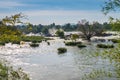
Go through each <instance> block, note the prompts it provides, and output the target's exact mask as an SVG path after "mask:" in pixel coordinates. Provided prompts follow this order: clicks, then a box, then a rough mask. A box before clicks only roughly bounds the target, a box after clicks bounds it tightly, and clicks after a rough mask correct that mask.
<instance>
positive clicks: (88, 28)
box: [78, 19, 103, 41]
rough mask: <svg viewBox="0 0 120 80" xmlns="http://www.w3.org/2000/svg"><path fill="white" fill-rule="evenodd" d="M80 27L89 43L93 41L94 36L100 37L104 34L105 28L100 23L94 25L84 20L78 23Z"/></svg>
mask: <svg viewBox="0 0 120 80" xmlns="http://www.w3.org/2000/svg"><path fill="white" fill-rule="evenodd" d="M78 26H79V29H80V31H81V32H82V33H83V35H84V37H85V38H86V39H87V40H88V41H91V37H93V36H94V35H100V34H102V32H103V28H102V26H101V25H100V24H99V23H98V22H93V24H90V23H89V22H88V21H87V20H85V19H84V20H81V21H79V22H78Z"/></svg>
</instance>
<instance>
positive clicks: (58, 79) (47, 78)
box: [0, 40, 113, 80]
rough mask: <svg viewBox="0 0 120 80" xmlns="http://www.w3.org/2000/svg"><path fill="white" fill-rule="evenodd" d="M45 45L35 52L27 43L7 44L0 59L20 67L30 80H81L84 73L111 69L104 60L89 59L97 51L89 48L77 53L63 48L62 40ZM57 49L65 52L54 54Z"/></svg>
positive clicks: (1, 52)
mask: <svg viewBox="0 0 120 80" xmlns="http://www.w3.org/2000/svg"><path fill="white" fill-rule="evenodd" d="M49 42H50V45H48V44H47V43H46V42H42V43H40V45H39V47H38V48H31V47H29V43H26V44H25V45H22V46H18V45H12V44H7V45H6V46H5V47H0V56H1V57H3V58H5V59H7V60H8V61H10V62H11V63H12V65H14V67H22V68H23V69H24V70H25V71H26V72H27V73H29V74H30V77H31V78H32V80H81V78H82V76H83V75H84V74H85V73H89V72H91V71H92V70H93V69H97V68H99V69H100V68H105V67H106V66H107V69H110V70H112V69H113V67H112V66H109V65H110V63H109V61H107V60H103V59H101V58H98V57H97V58H95V57H91V58H90V56H89V54H93V53H95V52H96V51H98V50H97V49H95V45H93V44H91V45H88V46H87V48H83V49H79V48H77V47H67V46H65V45H64V43H63V40H56V41H55V40H51V41H49ZM11 45H12V46H11ZM59 47H66V48H67V52H66V53H65V54H60V55H59V54H57V48H59Z"/></svg>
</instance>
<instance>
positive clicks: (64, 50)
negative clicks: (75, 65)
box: [57, 47, 67, 53]
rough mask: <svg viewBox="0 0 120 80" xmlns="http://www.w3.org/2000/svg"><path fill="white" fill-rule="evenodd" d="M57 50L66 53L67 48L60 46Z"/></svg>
mask: <svg viewBox="0 0 120 80" xmlns="http://www.w3.org/2000/svg"><path fill="white" fill-rule="evenodd" d="M57 50H58V53H65V52H67V49H66V48H64V47H61V48H58V49H57Z"/></svg>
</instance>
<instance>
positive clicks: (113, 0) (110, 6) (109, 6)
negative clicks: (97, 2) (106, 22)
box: [102, 0, 120, 31]
mask: <svg viewBox="0 0 120 80" xmlns="http://www.w3.org/2000/svg"><path fill="white" fill-rule="evenodd" d="M119 9H120V0H109V1H107V2H105V5H104V7H103V9H102V11H103V13H104V14H108V13H109V12H110V11H117V10H118V11H119ZM109 19H110V24H111V26H112V29H113V30H115V31H120V19H114V18H112V17H110V18H109Z"/></svg>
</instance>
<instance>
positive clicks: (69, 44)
mask: <svg viewBox="0 0 120 80" xmlns="http://www.w3.org/2000/svg"><path fill="white" fill-rule="evenodd" d="M77 44H81V42H65V45H66V46H76V45H77Z"/></svg>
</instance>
